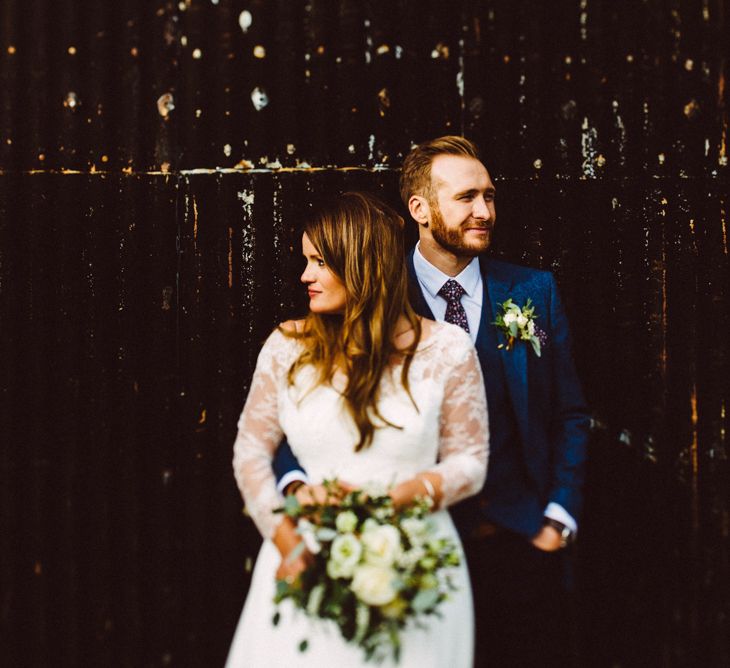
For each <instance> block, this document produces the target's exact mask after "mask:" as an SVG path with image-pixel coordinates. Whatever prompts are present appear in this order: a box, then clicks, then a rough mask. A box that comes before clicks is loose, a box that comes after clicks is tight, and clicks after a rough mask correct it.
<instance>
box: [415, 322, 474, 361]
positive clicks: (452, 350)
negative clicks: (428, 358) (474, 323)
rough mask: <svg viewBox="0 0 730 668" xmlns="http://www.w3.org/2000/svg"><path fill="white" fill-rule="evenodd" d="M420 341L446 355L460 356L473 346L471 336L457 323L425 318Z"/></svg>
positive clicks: (426, 346) (428, 347)
mask: <svg viewBox="0 0 730 668" xmlns="http://www.w3.org/2000/svg"><path fill="white" fill-rule="evenodd" d="M421 341H422V343H423V344H424V347H425V348H426V349H431V350H433V351H437V352H438V354H440V355H446V356H447V357H457V358H461V357H463V355H464V353H465V352H467V351H470V350H471V349H472V348H473V347H474V344H473V343H472V340H471V337H470V336H469V335H468V334H467V333H466V332H465V331H464V330H463V329H462V328H461V327H459V326H458V325H452V324H451V323H448V322H439V321H436V320H427V319H425V318H424V319H423V333H422V336H421Z"/></svg>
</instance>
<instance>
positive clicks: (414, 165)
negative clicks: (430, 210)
mask: <svg viewBox="0 0 730 668" xmlns="http://www.w3.org/2000/svg"><path fill="white" fill-rule="evenodd" d="M438 155H458V156H462V157H465V158H474V159H475V160H479V150H478V149H477V147H476V144H474V142H472V141H469V140H468V139H466V138H465V137H459V136H457V135H446V136H444V137H437V138H436V139H431V140H429V141H425V142H422V143H421V144H418V145H417V146H414V147H413V149H411V152H410V153H409V154H408V155H407V156H406V157H405V160H403V167H402V169H401V173H400V196H401V199H402V200H403V204H405V205H406V207H407V206H408V200H409V199H410V198H411V196H412V195H421V196H422V197H425V198H426V199H427V200H428V201H429V202H430V201H432V200H433V197H432V195H433V193H432V188H431V165H432V164H433V159H434V158H435V157H436V156H438Z"/></svg>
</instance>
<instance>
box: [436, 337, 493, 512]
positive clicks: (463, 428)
mask: <svg viewBox="0 0 730 668" xmlns="http://www.w3.org/2000/svg"><path fill="white" fill-rule="evenodd" d="M465 336H466V335H465ZM467 338H468V337H467ZM467 343H468V346H465V347H464V348H463V350H462V349H459V352H460V355H459V357H458V360H457V362H456V364H455V365H454V367H453V368H452V369H450V370H449V371H448V374H449V375H448V378H447V380H446V387H445V390H444V399H443V404H442V406H441V431H440V442H439V463H438V464H437V465H436V466H435V467H433V468H432V469H431V471H432V472H433V473H438V474H440V475H441V479H442V483H441V490H442V499H441V507H446V506H450V505H452V504H454V503H456V502H457V501H461V500H462V499H464V498H466V497H468V496H471V495H473V494H476V493H477V492H478V491H479V490H480V489H481V488H482V486H483V485H484V480H485V478H486V475H487V458H488V453H489V426H488V418H487V398H486V394H485V391H484V380H483V378H482V370H481V367H480V366H479V359H478V357H477V353H476V350H475V349H474V347H473V346H472V345H471V341H468V340H467Z"/></svg>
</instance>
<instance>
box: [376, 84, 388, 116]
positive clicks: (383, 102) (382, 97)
mask: <svg viewBox="0 0 730 668" xmlns="http://www.w3.org/2000/svg"><path fill="white" fill-rule="evenodd" d="M378 106H379V110H380V115H381V116H385V112H386V111H388V109H390V95H389V94H388V89H387V88H381V89H380V91H379V92H378Z"/></svg>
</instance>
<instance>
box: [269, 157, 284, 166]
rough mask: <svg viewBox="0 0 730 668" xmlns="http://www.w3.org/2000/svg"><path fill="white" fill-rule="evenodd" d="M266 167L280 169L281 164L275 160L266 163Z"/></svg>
mask: <svg viewBox="0 0 730 668" xmlns="http://www.w3.org/2000/svg"><path fill="white" fill-rule="evenodd" d="M266 166H267V167H268V168H269V169H281V167H282V164H281V163H280V162H279V159H278V158H277V159H276V160H273V161H271V162H267V163H266Z"/></svg>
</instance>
